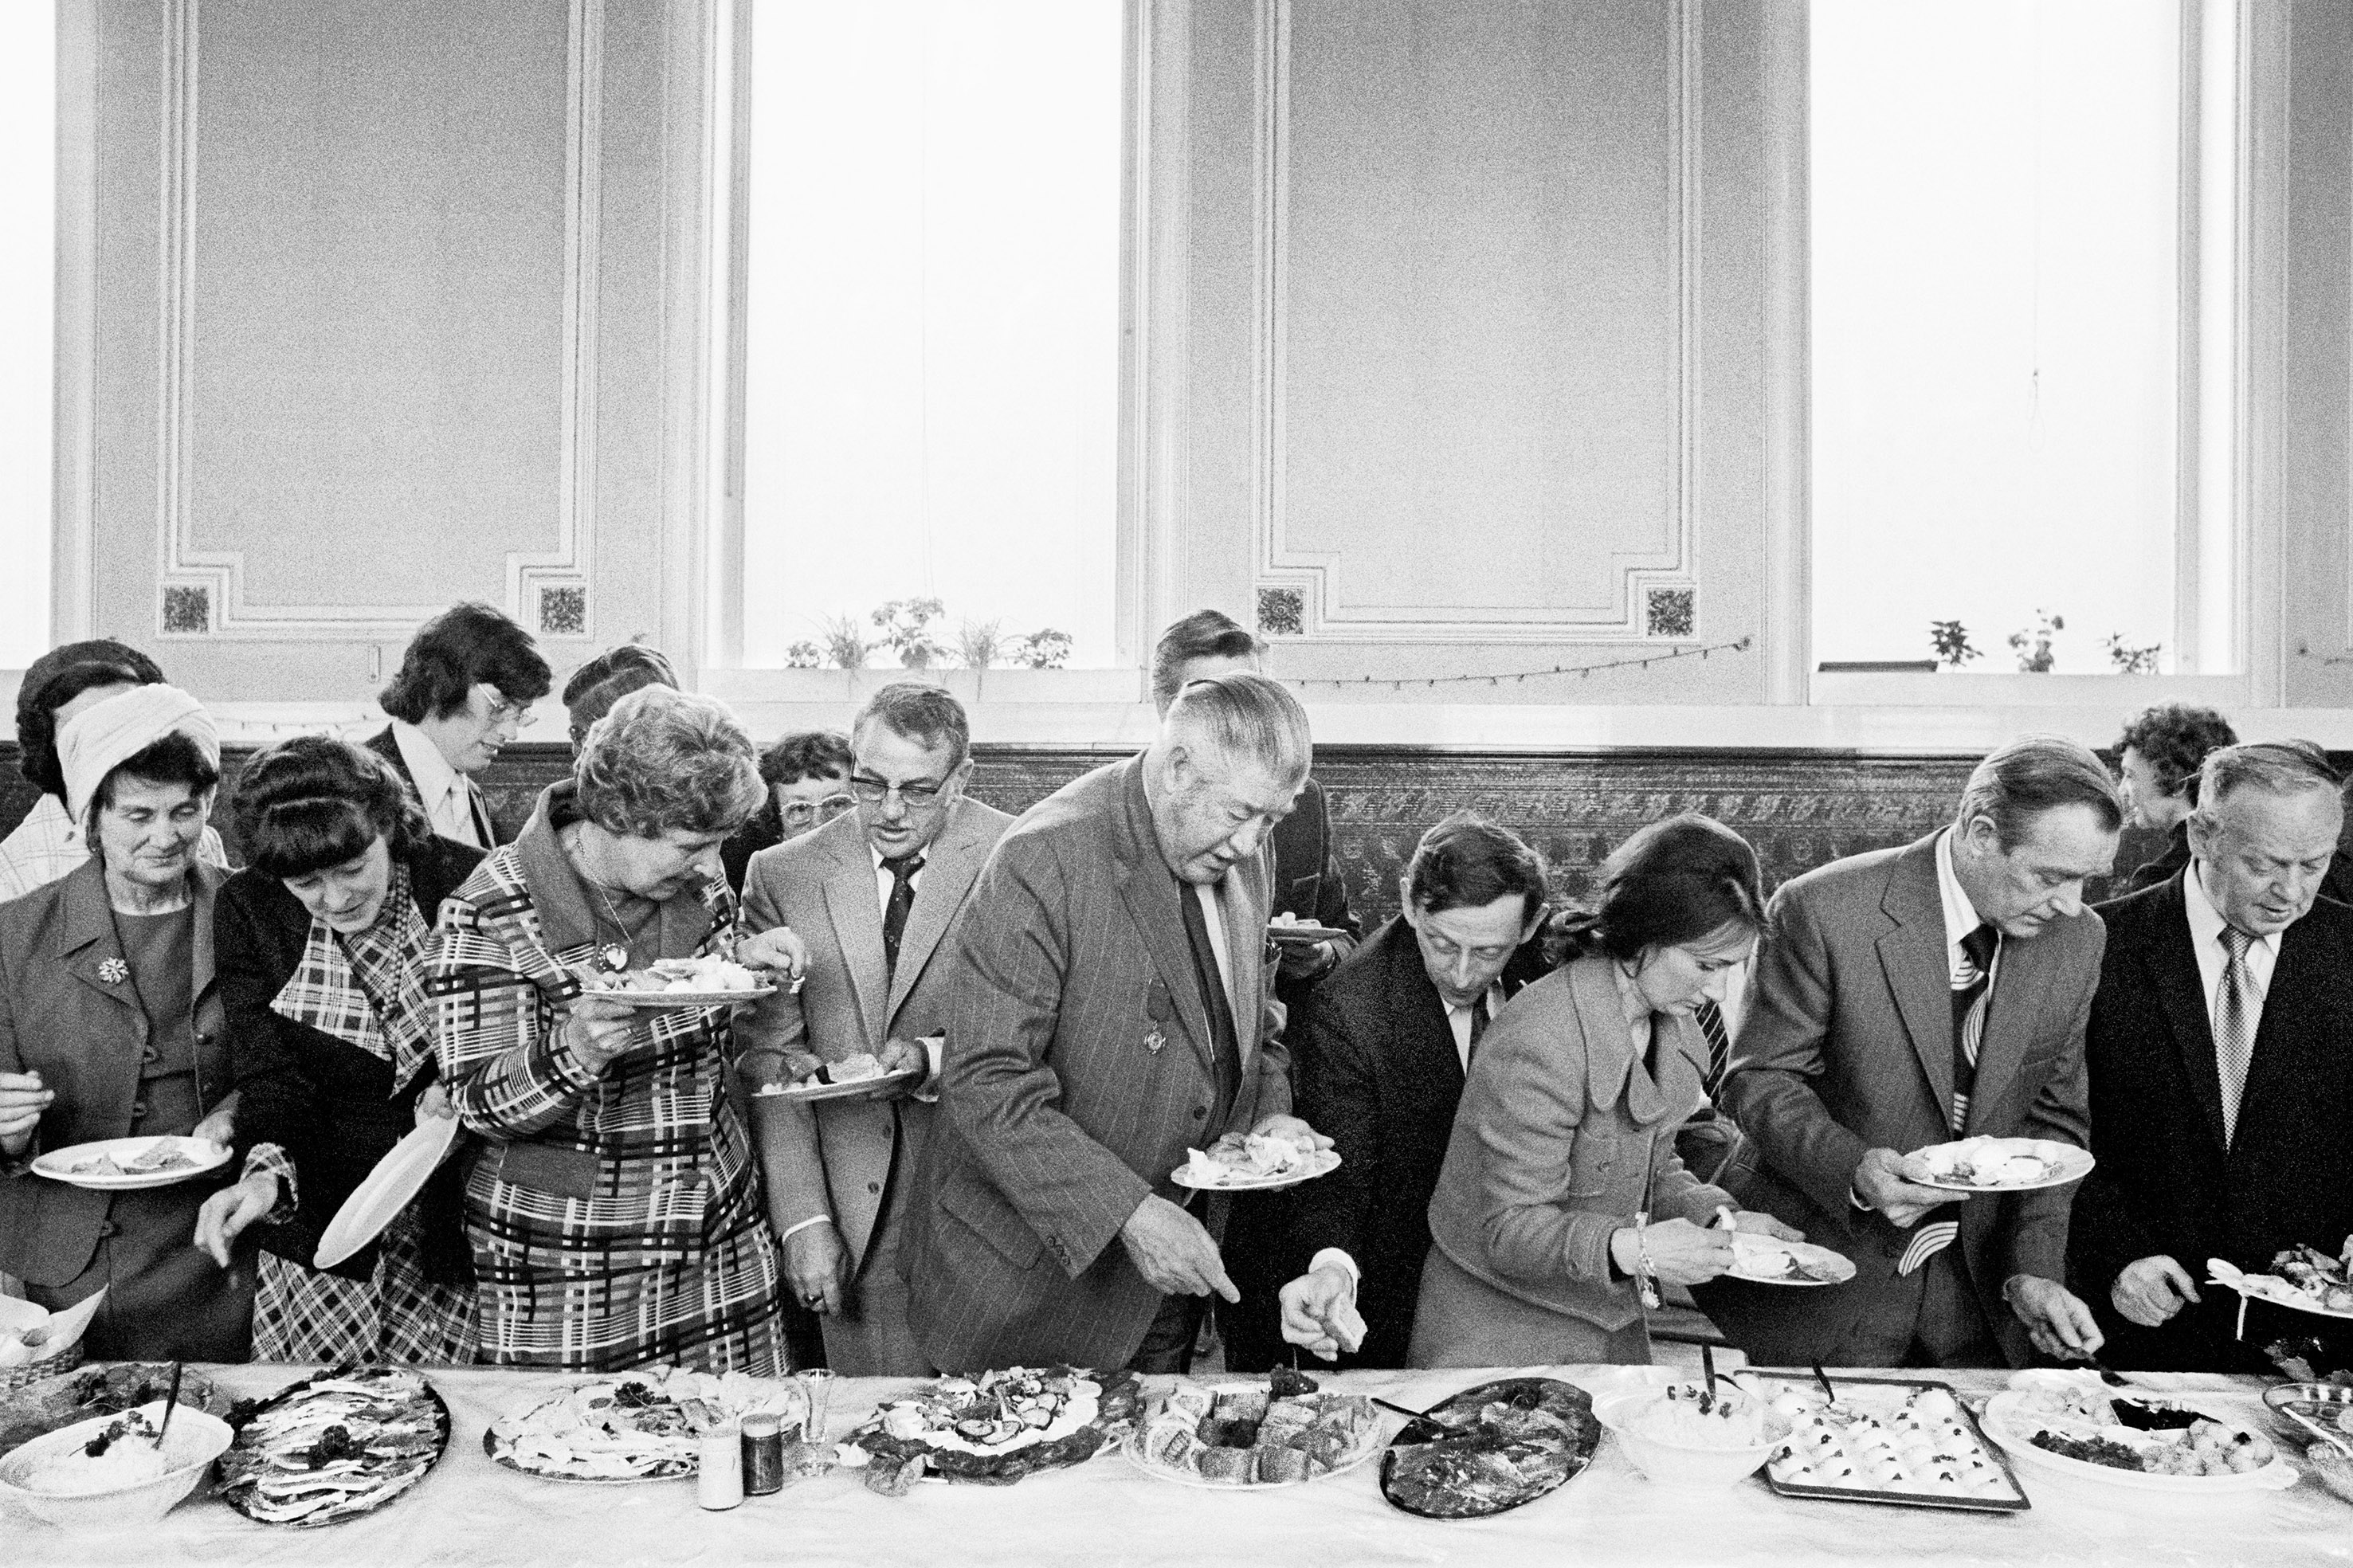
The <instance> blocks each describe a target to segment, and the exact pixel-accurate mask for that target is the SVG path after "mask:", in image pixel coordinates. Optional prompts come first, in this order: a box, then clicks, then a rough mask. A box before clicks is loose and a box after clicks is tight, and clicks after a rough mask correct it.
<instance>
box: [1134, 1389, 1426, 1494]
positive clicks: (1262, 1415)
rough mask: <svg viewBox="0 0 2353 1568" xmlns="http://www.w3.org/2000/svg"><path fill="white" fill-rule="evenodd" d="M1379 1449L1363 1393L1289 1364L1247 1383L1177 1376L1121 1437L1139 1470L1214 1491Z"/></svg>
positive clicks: (1330, 1467)
mask: <svg viewBox="0 0 2353 1568" xmlns="http://www.w3.org/2000/svg"><path fill="white" fill-rule="evenodd" d="M1380 1451H1381V1432H1380V1420H1379V1417H1378V1415H1377V1414H1376V1412H1375V1411H1374V1409H1373V1402H1372V1401H1371V1400H1369V1399H1367V1398H1366V1397H1365V1396H1364V1395H1363V1394H1326V1393H1324V1392H1322V1391H1321V1390H1320V1389H1319V1387H1318V1386H1317V1384H1316V1382H1315V1380H1314V1378H1312V1377H1308V1376H1306V1375H1304V1374H1303V1373H1297V1372H1294V1371H1292V1370H1291V1369H1290V1368H1288V1367H1277V1368H1275V1369H1274V1371H1273V1372H1272V1373H1270V1374H1268V1376H1267V1377H1265V1378H1263V1379H1261V1380H1258V1381H1255V1382H1227V1383H1213V1384H1178V1385H1177V1387H1176V1391H1175V1392H1174V1393H1172V1394H1169V1396H1168V1403H1167V1405H1165V1406H1164V1407H1163V1408H1162V1410H1161V1411H1160V1413H1159V1414H1158V1415H1155V1416H1154V1417H1153V1418H1152V1420H1151V1421H1150V1422H1149V1423H1148V1424H1147V1425H1146V1426H1144V1427H1142V1428H1141V1429H1139V1430H1136V1431H1133V1432H1130V1433H1129V1434H1128V1435H1127V1436H1126V1437H1125V1438H1124V1439H1123V1440H1122V1441H1121V1444H1120V1452H1121V1453H1122V1454H1124V1455H1125V1456H1126V1458H1127V1460H1128V1462H1129V1463H1131V1464H1133V1465H1134V1466H1135V1468H1138V1469H1140V1470H1142V1471H1144V1472H1145V1474H1146V1475H1149V1476H1153V1477H1155V1478H1156V1479H1160V1480H1164V1481H1174V1482H1176V1484H1178V1485H1180V1486H1188V1487H1210V1488H1214V1489H1218V1490H1219V1491H1269V1490H1271V1489H1275V1488H1277V1487H1293V1486H1299V1485H1302V1484H1303V1483H1305V1482H1307V1481H1316V1480H1322V1479H1324V1477H1326V1476H1336V1475H1338V1474H1339V1473H1340V1472H1341V1471H1343V1470H1349V1469H1354V1468H1356V1466H1358V1465H1361V1464H1363V1463H1364V1462H1365V1461H1366V1459H1369V1458H1372V1457H1373V1456H1374V1455H1375V1454H1377V1453H1379V1452H1380Z"/></svg>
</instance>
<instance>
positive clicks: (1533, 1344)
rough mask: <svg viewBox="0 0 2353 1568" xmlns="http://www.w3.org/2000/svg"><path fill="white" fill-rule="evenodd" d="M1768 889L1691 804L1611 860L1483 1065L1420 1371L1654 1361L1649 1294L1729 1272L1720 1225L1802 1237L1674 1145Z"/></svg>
mask: <svg viewBox="0 0 2353 1568" xmlns="http://www.w3.org/2000/svg"><path fill="white" fill-rule="evenodd" d="M1763 901H1764V900H1763V896H1762V892H1761V889H1759V887H1758V879H1757V854H1756V851H1755V850H1753V849H1751V848H1750V847H1748V845H1747V843H1746V841H1745V840H1744V839H1742V838H1741V837H1740V836H1739V835H1738V834H1736V833H1734V832H1733V831H1732V830H1731V829H1729V828H1727V827H1725V826H1723V825H1722V824H1720V823H1717V822H1715V821H1713V820H1711V819H1709V818H1707V817H1704V816H1698V815H1696V814H1686V815H1684V816H1678V817H1674V818H1672V819H1671V820H1669V821H1666V822H1660V823H1653V824H1652V825H1651V826H1648V827H1645V828H1643V829H1642V830H1641V831H1640V832H1638V833H1636V834H1635V835H1634V836H1633V837H1630V838H1629V839H1628V840H1627V841H1626V842H1625V844H1623V845H1622V846H1620V848H1619V850H1618V852H1617V853H1616V854H1615V855H1613V856H1612V857H1611V858H1610V859H1609V864H1608V865H1607V866H1606V867H1605V868H1603V887H1602V893H1601V900H1600V903H1599V908H1598V909H1597V910H1595V911H1594V912H1593V913H1592V914H1590V915H1586V916H1579V917H1577V918H1576V919H1575V920H1573V921H1571V922H1570V923H1569V926H1568V930H1567V936H1568V940H1569V955H1568V957H1567V961H1566V962H1565V963H1563V964H1562V966H1561V967H1560V968H1559V969H1557V970H1556V971H1555V972H1554V973H1551V974H1549V975H1547V976H1546V978H1544V979H1543V980H1541V981H1538V982H1537V983H1536V984H1534V985H1531V986H1529V987H1527V988H1526V989H1525V990H1524V991H1522V992H1521V993H1520V994H1519V995H1518V996H1517V997H1515V998H1514V1000H1513V1001H1512V1003H1511V1005H1508V1006H1506V1007H1505V1008H1504V1011H1503V1012H1502V1013H1501V1014H1500V1015H1499V1016H1497V1017H1496V1019H1495V1022H1494V1024H1493V1026H1491V1027H1490V1028H1489V1029H1488V1030H1487V1032H1486V1034H1485V1036H1484V1037H1482V1039H1481V1041H1480V1043H1479V1048H1478V1052H1477V1054H1476V1055H1475V1056H1474V1057H1472V1061H1471V1070H1470V1078H1469V1080H1468V1081H1467V1083H1466V1084H1465V1085H1464V1088H1463V1091H1462V1105H1461V1110H1460V1111H1459V1112H1458V1113H1457V1114H1456V1116H1455V1120H1454V1134H1453V1140H1452V1142H1451V1143H1450V1144H1449V1146H1448V1149H1447V1154H1446V1163H1445V1167H1444V1169H1443V1170H1442V1171H1441V1172H1440V1176H1439V1180H1438V1190H1437V1192H1436V1194H1435V1195H1433V1196H1432V1198H1431V1199H1430V1239H1431V1242H1432V1244H1433V1245H1432V1247H1431V1249H1430V1257H1429V1259H1428V1261H1427V1262H1426V1263H1425V1264H1424V1265H1423V1267H1422V1276H1421V1297H1420V1301H1419V1306H1418V1307H1417V1309H1416V1311H1415V1318H1414V1330H1413V1342H1412V1347H1411V1350H1410V1352H1409V1357H1408V1359H1409V1362H1410V1363H1411V1364H1413V1365H1415V1366H1531V1365H1540V1364H1551V1363H1570V1362H1619V1363H1647V1362H1648V1361H1649V1360H1650V1359H1651V1337H1650V1331H1649V1327H1648V1324H1647V1321H1646V1320H1645V1318H1644V1316H1643V1308H1644V1305H1645V1296H1646V1293H1649V1294H1650V1295H1651V1300H1655V1294H1654V1292H1655V1287H1656V1286H1657V1285H1659V1284H1662V1283H1663V1284H1669V1285H1695V1284H1699V1283H1701V1282H1702V1281H1704V1280H1708V1279H1714V1278H1715V1277H1716V1276H1717V1275H1718V1274H1721V1273H1722V1272H1724V1271H1725V1269H1726V1268H1730V1267H1731V1266H1732V1260H1733V1250H1732V1241H1731V1237H1730V1233H1729V1231H1728V1230H1726V1229H1725V1228H1722V1227H1721V1226H1718V1225H1715V1224H1712V1223H1711V1222H1714V1221H1716V1220H1717V1219H1718V1216H1719V1215H1729V1216H1730V1219H1731V1222H1732V1224H1733V1225H1734V1226H1736V1227H1737V1228H1739V1229H1742V1230H1754V1231H1760V1232H1764V1233H1766V1234H1769V1235H1773V1236H1778V1237H1785V1238H1788V1239H1797V1238H1798V1237H1797V1233H1796V1232H1795V1231H1792V1230H1790V1229H1789V1228H1788V1226H1784V1225H1782V1224H1781V1223H1780V1222H1779V1221H1778V1220H1777V1219H1775V1218H1773V1216H1772V1215H1767V1214H1761V1213H1752V1212H1743V1211H1741V1210H1740V1209H1739V1205H1737V1204H1736V1202H1735V1201H1734V1200H1733V1198H1732V1196H1731V1194H1728V1193H1725V1192H1723V1191H1721V1190H1720V1189H1718V1188H1715V1187H1711V1186H1708V1185H1706V1184H1704V1183H1702V1182H1700V1181H1699V1180H1698V1179H1697V1178H1696V1177H1694V1176H1693V1175H1692V1174H1691V1173H1689V1172H1688V1171H1686V1170H1684V1168H1683V1162H1682V1161H1681V1160H1680V1159H1678V1158H1677V1157H1676V1155H1675V1130H1676V1129H1677V1128H1678V1127H1680V1126H1682V1125H1683V1121H1685V1120H1686V1119H1688V1118H1689V1117H1690V1115H1691V1114H1692V1112H1693V1111H1694V1110H1697V1109H1698V1107H1699V1105H1700V1102H1701V1100H1702V1099H1703V1095H1702V1091H1701V1087H1700V1085H1701V1072H1702V1068H1703V1065H1704V1063H1705V1061H1706V1059H1707V1047H1706V1042H1705V1040H1704V1038H1703V1037H1702V1036H1701V1034H1700V1032H1699V1030H1698V1028H1697V1027H1696V1026H1694V1023H1693V1021H1692V1014H1693V1010H1694V1008H1696V1007H1697V1006H1698V1005H1699V1003H1700V1002H1701V1001H1702V1000H1703V999H1711V1000H1713V999H1720V994H1721V992H1722V991H1723V988H1724V984H1725V977H1726V975H1727V974H1728V973H1730V972H1731V971H1732V970H1733V969H1734V968H1735V967H1736V965H1738V964H1740V963H1743V962H1745V961H1746V959H1747V958H1748V956H1749V954H1750V952H1751V951H1752V950H1753V949H1754V948H1755V946H1756V942H1757V930H1758V928H1759V926H1760V925H1761V924H1762V923H1763V916H1762V909H1763Z"/></svg>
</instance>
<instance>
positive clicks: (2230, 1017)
mask: <svg viewBox="0 0 2353 1568" xmlns="http://www.w3.org/2000/svg"><path fill="white" fill-rule="evenodd" d="M2221 935H2222V949H2223V951H2224V952H2227V953H2229V954H2230V962H2229V963H2226V964H2225V965H2224V966H2223V969H2222V981H2221V984H2219V985H2217V986H2216V987H2215V988H2214V1067H2215V1070H2216V1072H2217V1073H2218V1074H2219V1075H2220V1076H2221V1080H2222V1146H2223V1147H2224V1148H2226V1149H2227V1148H2229V1147H2230V1145H2231V1140H2232V1138H2233V1137H2235V1136H2236V1135H2237V1133H2238V1130H2239V1101H2240V1100H2241V1099H2242V1097H2243V1096H2244V1095H2245V1094H2246V1092H2247V1068H2248V1066H2249V1065H2250V1064H2251V1063H2253V1061H2254V1059H2255V1007H2254V1002H2255V981H2254V976H2253V975H2252V974H2250V973H2247V950H2248V949H2249V948H2251V947H2253V945H2254V942H2255V939H2254V938H2253V937H2251V936H2249V935H2248V934H2247V933H2246V932H2245V931H2241V930H2240V929H2239V928H2238V927H2236V926H2224V927H2223V928H2222V932H2221Z"/></svg>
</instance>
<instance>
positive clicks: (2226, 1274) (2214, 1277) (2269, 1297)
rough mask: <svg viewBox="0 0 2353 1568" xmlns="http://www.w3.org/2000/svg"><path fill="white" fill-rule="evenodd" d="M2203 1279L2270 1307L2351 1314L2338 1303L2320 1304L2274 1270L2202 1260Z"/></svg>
mask: <svg viewBox="0 0 2353 1568" xmlns="http://www.w3.org/2000/svg"><path fill="white" fill-rule="evenodd" d="M2206 1283H2208V1284H2209V1285H2220V1286H2221V1287H2222V1288H2223V1289H2227V1290H2236V1291H2237V1292H2238V1293H2239V1294H2240V1295H2242V1296H2244V1297H2246V1298H2247V1299H2248V1300H2251V1301H2269V1302H2270V1303H2271V1304H2272V1305H2273V1306H2274V1307H2285V1308H2286V1309H2287V1310H2290V1311H2292V1312H2310V1313H2311V1314H2312V1315H2313V1316H2314V1317H2316V1318H2353V1312H2348V1311H2346V1310H2344V1309H2342V1308H2338V1307H2324V1306H2322V1305H2321V1304H2320V1303H2319V1302H2318V1301H2317V1300H2314V1299H2313V1298H2312V1297H2310V1296H2307V1295H2306V1294H2305V1293H2304V1292H2303V1291H2301V1290H2299V1289H2296V1288H2295V1286H2293V1285H2291V1284H2289V1283H2288V1282H2287V1281H2286V1280H2284V1279H2281V1278H2280V1277H2279V1276H2278V1275H2276V1274H2247V1273H2243V1272H2242V1271H2241V1270H2240V1269H2239V1268H2238V1266H2237V1265H2235V1264H2232V1263H2226V1262H2224V1261H2223V1260H2222V1259H2221V1258H2208V1259H2207V1260H2206Z"/></svg>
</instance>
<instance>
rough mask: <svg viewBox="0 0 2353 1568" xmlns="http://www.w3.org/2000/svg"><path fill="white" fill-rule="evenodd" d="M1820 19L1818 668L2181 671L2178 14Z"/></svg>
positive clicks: (1874, 4)
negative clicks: (1941, 644) (1938, 641)
mask: <svg viewBox="0 0 2353 1568" xmlns="http://www.w3.org/2000/svg"><path fill="white" fill-rule="evenodd" d="M1810 25H1811V30H1812V57H1811V62H1810V84H1809V91H1810V101H1811V116H1812V124H1811V138H1810V139H1811V175H1810V179H1811V203H1812V223H1813V233H1812V245H1811V266H1812V278H1813V281H1812V289H1813V298H1812V318H1813V365H1812V377H1813V397H1814V403H1813V516H1814V546H1813V560H1814V563H1815V565H1814V584H1813V639H1814V649H1815V652H1816V655H1817V657H1818V658H1821V659H1824V660H1901V659H1917V658H1930V657H1934V654H1933V652H1932V637H1931V630H1930V628H1931V624H1932V623H1935V622H1947V623H1958V624H1959V626H1960V628H1961V629H1962V631H1963V632H1964V633H1965V635H1966V637H1967V638H1968V642H1969V644H1970V645H1971V646H1973V647H1977V648H1979V649H1981V650H1982V653H1983V657H1982V658H1978V659H1976V660H1974V661H1970V662H1968V663H1967V664H1966V665H1964V666H1962V668H1969V669H1980V670H2001V671H2015V670H2018V669H2019V668H2021V664H2022V662H2024V663H2027V664H2031V663H2032V662H2033V661H2034V660H2036V659H2037V658H2039V657H2040V656H2041V655H2042V647H2041V645H2042V643H2043V642H2044V641H2045V640H2046V636H2045V634H2046V632H2047V633H2048V636H2047V642H2048V658H2047V660H2046V661H2045V662H2044V663H2043V664H2042V668H2055V669H2057V670H2060V671H2080V672H2093V671H2099V670H2108V669H2116V668H2125V666H2126V663H2127V662H2129V661H2128V660H2127V658H2126V655H2137V666H2138V668H2142V669H2145V670H2147V671H2149V672H2151V673H2156V672H2170V671H2172V670H2175V669H2176V668H2181V667H2180V665H2179V664H2178V663H2177V658H2178V653H2179V649H2178V647H2177V644H2178V641H2179V637H2178V633H2179V627H2180V626H2182V625H2183V624H2185V623H2184V620H2183V619H2182V618H2181V616H2180V615H2179V613H2178V611H2177V595H2176V572H2177V558H2178V551H2177V519H2178V517H2179V515H2181V514H2180V507H2181V504H2182V503H2181V500H2180V498H2179V494H2178V492H2179V489H2180V488H2181V487H2180V484H2179V476H2180V472H2181V466H2180V463H2179V454H2178V450H2177V447H2178V444H2179V430H2180V421H2181V399H2180V395H2179V389H2180V385H2181V376H2180V374H2179V372H2180V363H2179V345H2180V342H2181V341H2182V334H2183V300H2182V297H2181V289H2180V277H2181V264H2182V256H2183V248H2182V247H2183V236H2184V233H2185V228H2184V225H2185V223H2189V224H2194V223H2195V221H2196V214H2195V213H2194V212H2191V213H2187V214H2185V212H2184V211H2183V210H2182V208H2183V202H2182V192H2183V189H2184V185H2183V182H2182V180H2181V177H2180V175H2181V169H2180V159H2181V149H2182V143H2183V136H2182V110H2183V93H2182V90H2181V84H2182V80H2183V71H2184V42H2183V37H2182V18H2181V15H2180V11H2179V6H2178V5H2175V4H2173V3H2171V0H1906V3H1905V4H1903V5H1890V4H1888V3H1887V0H1814V3H1813V5H1812V9H1811V24H1810ZM2191 67H2192V70H2193V72H2194V70H2195V58H2194V55H2193V57H2192V59H2191ZM2226 76H2227V73H2226ZM2192 79H2193V80H2194V79H2195V77H2194V75H2193V77H2192ZM2225 216H2226V217H2227V207H2226V208H2225ZM2188 232H2191V233H2193V234H2194V232H2195V231H2194V229H2192V230H2189V231H2188ZM2225 232H2227V230H2226V231H2225ZM2225 254H2226V255H2227V252H2226V253H2225ZM2227 283H2228V279H2227V278H2224V279H2221V280H2220V285H2221V287H2222V288H2223V289H2224V292H2223V294H2222V296H2221V297H2222V298H2225V299H2227V297H2228V295H2227ZM2225 413H2226V415H2227V410H2225ZM2193 504H2194V503H2193ZM2191 613H2192V614H2194V611H2193V612H2191ZM2054 623H2056V624H2055V625H2054ZM2013 634H2022V635H2023V641H2022V642H2021V645H2019V646H2017V647H2012V646H2011V645H2010V637H2012V635H2013ZM2204 664H2205V668H2209V669H2212V668H2222V667H2221V666H2218V665H2216V664H2215V663H2214V662H2213V660H2212V657H2211V654H2210V655H2209V656H2208V658H2206V660H2205V661H2204Z"/></svg>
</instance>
